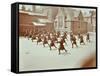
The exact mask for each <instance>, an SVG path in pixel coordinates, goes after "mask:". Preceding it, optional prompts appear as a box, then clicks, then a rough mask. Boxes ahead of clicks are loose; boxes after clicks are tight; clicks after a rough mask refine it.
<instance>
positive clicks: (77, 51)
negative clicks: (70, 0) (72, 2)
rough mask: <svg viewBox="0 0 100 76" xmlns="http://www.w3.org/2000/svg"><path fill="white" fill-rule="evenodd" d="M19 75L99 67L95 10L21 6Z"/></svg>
mask: <svg viewBox="0 0 100 76" xmlns="http://www.w3.org/2000/svg"><path fill="white" fill-rule="evenodd" d="M18 9H19V11H18V13H19V28H18V29H19V72H21V71H38V70H39V71H41V70H59V69H77V68H78V69H81V68H83V69H87V68H96V67H97V65H96V64H97V63H96V62H97V61H96V53H97V52H96V27H97V23H96V19H97V17H96V16H97V15H96V14H97V13H96V9H95V8H92V7H82V8H81V7H73V6H56V5H55V6H53V5H39V4H37V5H36V4H19V8H18Z"/></svg>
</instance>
